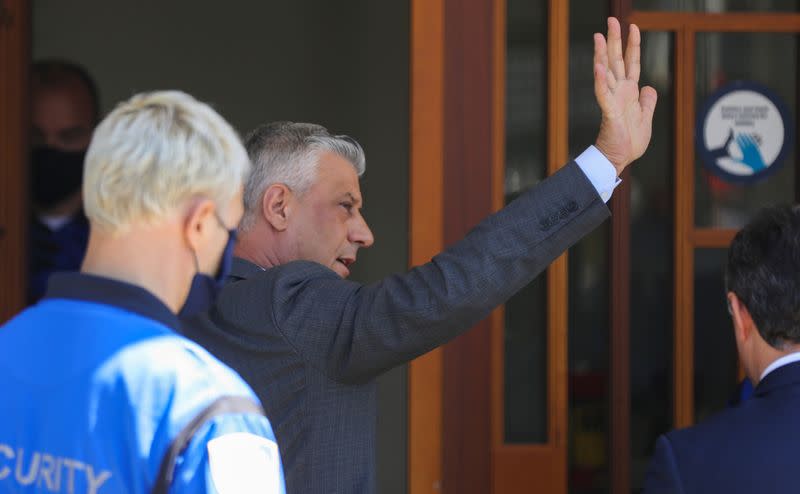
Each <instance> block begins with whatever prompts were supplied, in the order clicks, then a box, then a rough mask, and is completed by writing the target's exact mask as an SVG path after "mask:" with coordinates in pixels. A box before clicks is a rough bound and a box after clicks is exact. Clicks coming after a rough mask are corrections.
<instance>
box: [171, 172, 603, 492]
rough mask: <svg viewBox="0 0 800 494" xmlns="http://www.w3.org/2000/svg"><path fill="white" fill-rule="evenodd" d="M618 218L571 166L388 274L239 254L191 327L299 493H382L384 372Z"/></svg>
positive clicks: (478, 315) (483, 312)
mask: <svg viewBox="0 0 800 494" xmlns="http://www.w3.org/2000/svg"><path fill="white" fill-rule="evenodd" d="M608 216H609V211H608V208H607V207H606V206H605V204H604V203H603V201H602V200H601V199H600V197H599V195H598V194H597V192H596V191H595V189H594V187H593V186H592V185H591V183H590V182H589V180H588V179H587V178H586V176H585V175H584V174H583V172H582V171H581V170H580V168H579V167H578V166H577V164H575V163H570V164H569V165H567V166H566V167H565V168H564V169H562V170H561V171H560V172H558V173H556V174H555V175H554V176H552V177H550V178H548V179H547V180H545V181H543V182H542V183H541V184H539V185H538V186H537V187H535V188H534V189H533V190H531V191H529V192H527V193H525V194H523V195H522V196H521V197H520V198H519V199H517V200H516V201H514V202H513V203H511V204H510V205H508V206H507V207H506V208H504V209H503V210H502V211H500V212H498V213H496V214H494V215H492V216H490V217H489V218H487V219H486V220H484V221H483V222H481V223H480V224H479V225H478V226H477V227H476V228H474V229H473V230H472V231H471V232H470V233H469V234H467V236H466V237H465V238H464V239H463V240H461V241H459V242H458V243H456V244H455V245H453V246H451V247H450V248H448V249H447V250H445V251H444V252H442V253H441V254H439V255H437V256H436V257H434V258H433V260H432V261H431V262H429V263H427V264H425V265H423V266H419V267H417V268H414V269H412V270H411V271H409V272H408V273H405V274H401V275H394V276H390V277H388V278H386V279H384V280H382V281H380V282H377V283H372V284H369V285H362V284H359V283H355V282H352V281H347V280H344V279H342V278H340V277H339V276H338V275H336V274H335V273H334V272H333V271H331V270H330V269H328V268H326V267H324V266H322V265H319V264H315V263H312V262H306V261H297V262H292V263H288V264H285V265H282V266H279V267H275V268H271V269H267V270H262V269H261V268H259V267H258V266H256V265H254V264H251V263H249V262H247V261H245V260H242V259H237V260H236V261H235V263H234V268H233V273H232V282H231V283H229V284H228V285H226V287H225V288H224V289H223V290H222V293H221V294H220V296H219V298H218V299H217V302H216V304H215V306H214V307H213V308H212V309H211V310H209V311H208V313H206V314H204V315H203V316H200V317H199V318H198V319H197V320H194V321H192V324H187V325H186V328H185V334H186V336H189V337H190V338H192V339H194V340H196V341H197V342H198V343H200V344H201V345H203V346H205V347H206V348H207V349H209V350H210V351H211V352H212V353H213V354H215V355H216V356H217V357H218V358H220V359H221V360H222V361H223V362H225V363H227V364H228V365H230V366H231V367H233V368H234V369H236V370H237V371H238V372H239V373H240V374H241V375H242V377H243V378H244V379H245V380H246V381H247V382H248V383H249V384H250V385H251V386H252V387H253V389H254V390H255V392H256V393H257V394H258V396H259V398H260V399H261V401H262V403H263V404H264V408H265V410H266V412H267V416H268V417H269V420H270V422H271V423H272V426H273V428H274V429H275V435H276V436H277V439H278V446H279V448H280V451H281V457H282V459H283V466H284V469H285V473H286V487H287V492H288V493H290V494H294V493H325V494H330V493H372V492H374V491H375V422H376V416H375V382H374V379H375V377H376V376H378V375H379V374H381V373H382V372H384V371H386V370H387V369H390V368H392V367H394V366H396V365H399V364H402V363H404V362H408V361H409V360H411V359H413V358H415V357H417V356H419V355H422V354H423V353H425V352H427V351H429V350H431V349H433V348H435V347H437V346H439V345H441V344H443V343H445V342H447V341H449V340H451V339H453V338H454V337H456V336H458V335H459V334H461V333H462V332H464V331H466V330H467V329H469V328H470V327H471V326H473V325H474V324H475V323H477V322H478V321H480V320H481V319H483V318H484V317H486V316H487V315H488V314H489V312H490V311H491V310H492V309H493V308H495V307H497V306H498V305H500V304H502V303H503V302H505V301H506V300H507V299H508V298H509V297H511V295H513V294H514V293H515V292H517V291H518V290H520V289H521V288H522V287H524V286H525V285H527V284H528V283H529V282H530V281H531V280H532V279H533V278H534V277H535V276H536V275H537V274H539V273H540V272H541V271H542V270H544V269H545V268H546V267H547V266H548V264H550V263H551V262H552V261H553V260H554V259H555V258H556V257H558V256H559V255H560V254H561V253H562V252H564V251H565V250H566V249H567V248H569V247H570V246H571V245H572V244H574V243H575V242H576V241H578V240H579V239H580V238H581V237H583V236H584V235H585V234H587V233H588V232H589V231H591V230H592V229H593V228H595V227H596V226H597V225H599V224H600V223H601V222H602V221H603V220H604V219H606V218H607V217H608Z"/></svg>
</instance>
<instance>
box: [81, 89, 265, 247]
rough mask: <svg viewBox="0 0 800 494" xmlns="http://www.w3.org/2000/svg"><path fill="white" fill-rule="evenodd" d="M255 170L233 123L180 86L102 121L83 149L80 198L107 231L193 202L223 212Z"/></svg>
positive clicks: (133, 102)
mask: <svg viewBox="0 0 800 494" xmlns="http://www.w3.org/2000/svg"><path fill="white" fill-rule="evenodd" d="M249 169H250V161H249V159H248V157H247V153H246V151H245V149H244V147H243V145H242V143H241V141H240V140H239V138H238V136H237V134H236V132H235V131H234V130H233V128H231V126H230V125H229V124H228V123H227V122H226V121H225V120H224V119H223V118H222V117H221V116H219V115H218V114H217V113H216V112H215V111H214V110H212V109H211V107H209V106H208V105H206V104H204V103H201V102H199V101H197V100H195V99H194V98H193V97H191V96H189V95H188V94H186V93H183V92H180V91H159V92H152V93H143V94H138V95H136V96H134V97H132V98H131V99H129V100H128V101H125V102H123V103H120V104H119V105H118V106H117V107H116V108H115V109H114V110H113V111H112V112H111V113H110V114H109V115H108V116H107V117H106V118H105V119H103V121H102V122H101V123H100V125H98V127H97V129H96V130H95V133H94V136H93V138H92V142H91V145H90V146H89V150H88V151H87V154H86V164H85V171H84V187H83V200H84V208H85V210H86V216H87V217H88V218H89V220H90V221H91V223H92V225H93V228H94V227H96V228H101V229H102V230H104V231H106V232H109V233H116V232H119V231H124V230H125V229H126V228H127V227H129V226H131V225H134V224H141V223H147V224H155V223H157V222H158V221H159V220H160V219H161V218H165V217H167V216H168V215H170V214H173V213H176V212H178V211H179V209H180V208H181V207H183V206H184V205H185V204H187V202H188V201H190V200H192V199H196V198H206V199H210V200H212V201H214V202H215V203H216V205H217V208H219V209H220V210H221V211H224V210H225V208H226V207H227V205H228V204H229V203H230V202H231V201H232V200H233V198H234V197H235V196H236V195H237V194H238V193H239V192H240V191H241V187H242V184H243V183H244V180H245V178H246V176H247V173H248V172H249Z"/></svg>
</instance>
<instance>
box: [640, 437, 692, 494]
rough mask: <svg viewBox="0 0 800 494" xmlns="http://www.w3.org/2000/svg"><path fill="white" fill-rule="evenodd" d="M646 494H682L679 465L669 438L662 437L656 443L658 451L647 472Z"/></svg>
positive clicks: (644, 491)
mask: <svg viewBox="0 0 800 494" xmlns="http://www.w3.org/2000/svg"><path fill="white" fill-rule="evenodd" d="M642 492H643V493H644V494H679V493H680V494H682V493H683V486H682V485H681V480H680V473H679V472H678V464H677V462H676V460H675V453H674V452H673V450H672V443H670V441H669V438H667V436H663V435H662V436H661V437H659V438H658V441H657V442H656V451H655V453H654V454H653V459H652V460H651V462H650V468H648V470H647V476H646V477H645V481H644V490H643V491H642Z"/></svg>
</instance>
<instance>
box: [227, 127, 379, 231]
mask: <svg viewBox="0 0 800 494" xmlns="http://www.w3.org/2000/svg"><path fill="white" fill-rule="evenodd" d="M245 147H246V148H247V153H248V154H249V155H250V159H251V161H252V163H253V170H252V173H251V174H250V177H249V179H248V181H247V183H246V185H245V191H244V208H245V213H244V218H243V219H242V223H241V225H240V229H241V230H247V229H248V228H249V227H250V226H252V225H253V223H254V222H255V217H256V215H257V214H258V212H259V211H260V209H261V199H262V196H263V194H264V191H265V190H266V189H267V187H269V186H270V185H271V184H276V183H280V184H284V185H286V186H287V187H289V188H290V189H291V190H292V191H293V192H294V193H295V194H297V195H299V196H302V195H303V194H304V193H305V192H306V191H307V190H308V189H309V188H310V187H311V186H312V185H313V184H314V180H315V179H316V172H317V166H318V164H319V156H320V154H321V153H323V152H325V151H328V152H332V153H335V154H337V155H339V156H341V157H342V158H344V159H346V160H347V161H349V162H350V163H351V164H352V165H353V167H354V168H355V170H356V173H357V174H358V176H361V175H363V174H364V171H365V169H366V158H365V156H364V150H363V149H362V148H361V146H360V145H359V144H358V142H356V141H355V140H354V139H353V138H351V137H348V136H344V135H333V134H331V133H330V132H328V129H326V128H325V127H323V126H321V125H316V124H311V123H295V122H273V123H269V124H264V125H261V126H259V127H257V128H256V129H255V130H253V131H252V132H250V134H248V135H247V137H246V138H245Z"/></svg>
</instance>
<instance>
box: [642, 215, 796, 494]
mask: <svg viewBox="0 0 800 494" xmlns="http://www.w3.org/2000/svg"><path fill="white" fill-rule="evenodd" d="M725 283H726V291H727V300H728V307H729V311H730V313H731V317H732V319H733V330H734V335H735V339H736V346H737V348H738V350H739V357H740V359H741V362H742V365H743V367H744V370H745V372H746V374H747V376H748V378H749V380H750V381H751V382H753V383H754V384H755V390H754V392H753V396H752V397H751V398H750V399H748V400H746V401H744V402H742V403H741V404H739V405H738V406H735V407H732V408H726V409H725V410H723V411H722V412H720V413H719V414H717V415H715V416H713V417H711V418H709V419H708V420H705V421H703V422H701V423H700V424H698V425H696V426H694V427H689V428H687V429H682V430H678V431H673V432H670V433H668V434H666V435H663V436H661V437H660V438H659V439H658V442H657V443H656V451H655V455H654V456H653V460H652V463H651V465H650V469H649V472H648V474H647V478H646V481H645V489H644V492H645V493H648V494H656V493H685V494H692V493H707V492H724V493H726V494H735V493H751V492H758V493H773V492H775V493H777V492H797V491H798V490H800V477H799V476H798V474H797V470H796V468H797V462H796V459H795V457H794V454H793V452H794V451H796V450H797V448H798V445H800V420H798V418H797V416H798V410H800V206H780V207H773V208H769V209H765V210H762V211H761V212H759V214H757V215H756V217H755V218H754V219H753V220H752V221H751V222H750V223H749V224H748V225H747V226H745V227H744V228H743V229H742V230H741V231H740V232H739V233H737V234H736V237H735V238H734V240H733V243H732V244H731V247H730V249H729V251H728V263H727V267H726V272H725ZM700 329H702V328H700Z"/></svg>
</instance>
